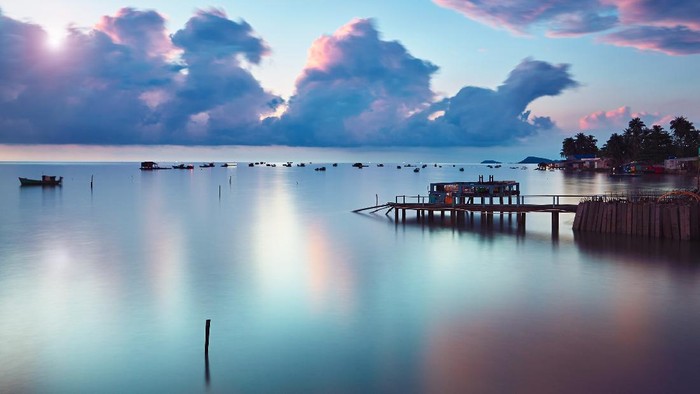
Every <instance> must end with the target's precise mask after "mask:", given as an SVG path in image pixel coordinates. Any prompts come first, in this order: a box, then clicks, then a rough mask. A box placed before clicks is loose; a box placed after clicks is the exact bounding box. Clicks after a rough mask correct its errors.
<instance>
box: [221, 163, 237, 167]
mask: <svg viewBox="0 0 700 394" xmlns="http://www.w3.org/2000/svg"><path fill="white" fill-rule="evenodd" d="M221 167H238V163H224V164H222V165H221Z"/></svg>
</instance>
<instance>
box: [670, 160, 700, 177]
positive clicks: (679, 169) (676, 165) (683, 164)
mask: <svg viewBox="0 0 700 394" xmlns="http://www.w3.org/2000/svg"><path fill="white" fill-rule="evenodd" d="M698 160H700V157H679V158H673V159H666V160H664V169H665V170H666V172H667V173H671V174H686V173H691V174H693V173H696V172H697V171H698V164H699V163H698Z"/></svg>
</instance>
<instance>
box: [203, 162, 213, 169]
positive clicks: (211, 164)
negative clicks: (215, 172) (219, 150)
mask: <svg viewBox="0 0 700 394" xmlns="http://www.w3.org/2000/svg"><path fill="white" fill-rule="evenodd" d="M199 167H200V168H211V167H214V163H204V164H202V165H200V166H199Z"/></svg>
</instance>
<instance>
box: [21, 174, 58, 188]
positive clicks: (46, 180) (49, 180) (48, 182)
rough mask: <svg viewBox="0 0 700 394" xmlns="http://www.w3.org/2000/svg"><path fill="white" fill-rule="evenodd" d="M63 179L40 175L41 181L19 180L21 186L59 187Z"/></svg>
mask: <svg viewBox="0 0 700 394" xmlns="http://www.w3.org/2000/svg"><path fill="white" fill-rule="evenodd" d="M62 182H63V177H59V178H58V179H56V177H55V176H53V175H42V176H41V179H29V178H22V177H20V178H19V183H20V184H21V185H22V186H61V183H62Z"/></svg>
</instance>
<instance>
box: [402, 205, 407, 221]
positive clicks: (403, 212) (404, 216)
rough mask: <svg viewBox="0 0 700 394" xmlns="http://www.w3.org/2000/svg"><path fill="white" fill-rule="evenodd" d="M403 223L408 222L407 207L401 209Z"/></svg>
mask: <svg viewBox="0 0 700 394" xmlns="http://www.w3.org/2000/svg"><path fill="white" fill-rule="evenodd" d="M401 223H406V208H404V209H402V210H401Z"/></svg>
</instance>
